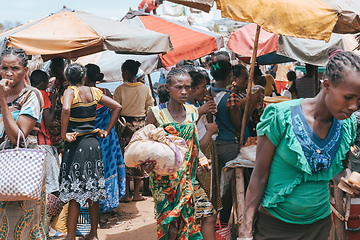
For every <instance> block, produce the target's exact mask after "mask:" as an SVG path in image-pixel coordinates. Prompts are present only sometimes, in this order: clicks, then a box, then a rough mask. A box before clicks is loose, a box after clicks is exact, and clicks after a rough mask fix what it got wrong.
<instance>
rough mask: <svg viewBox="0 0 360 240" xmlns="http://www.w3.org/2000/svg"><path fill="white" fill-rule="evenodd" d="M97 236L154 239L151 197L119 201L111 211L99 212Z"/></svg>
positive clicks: (105, 239)
mask: <svg viewBox="0 0 360 240" xmlns="http://www.w3.org/2000/svg"><path fill="white" fill-rule="evenodd" d="M98 236H99V240H115V239H116V240H119V239H121V240H138V239H139V240H156V221H155V219H154V200H153V198H152V197H147V199H146V200H145V201H141V202H129V203H120V204H119V206H118V207H117V208H116V209H114V210H113V211H111V212H109V213H105V214H101V216H100V228H99V230H98ZM53 239H56V240H63V239H65V237H58V238H53Z"/></svg>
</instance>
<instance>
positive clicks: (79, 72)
mask: <svg viewBox="0 0 360 240" xmlns="http://www.w3.org/2000/svg"><path fill="white" fill-rule="evenodd" d="M85 73H86V69H85V68H84V67H83V66H81V65H79V64H71V65H69V66H68V67H67V68H66V71H65V75H66V78H67V79H68V81H69V83H70V86H69V87H68V89H67V90H66V91H65V92H64V97H63V108H62V113H61V137H62V138H63V139H64V140H65V141H66V143H65V147H64V154H63V159H62V160H63V161H62V163H61V169H60V195H59V198H60V200H61V201H62V202H64V203H67V202H69V216H68V235H67V237H66V239H67V240H70V239H75V237H76V224H77V219H78V217H79V213H80V206H83V205H84V204H85V203H86V202H88V203H89V213H90V222H91V231H90V233H89V234H87V235H86V236H85V237H84V238H85V239H97V225H98V219H99V213H100V210H99V199H100V198H103V197H104V196H105V180H104V168H103V161H102V154H101V149H100V146H99V142H98V140H97V138H96V136H98V137H100V138H105V137H106V136H107V135H108V133H109V132H110V131H111V129H112V128H113V127H114V125H115V123H116V121H117V119H118V117H119V115H120V109H121V106H120V104H118V103H117V102H115V101H114V100H112V99H111V98H109V97H107V96H105V95H103V94H102V91H101V90H100V89H97V88H95V87H87V86H84V84H83V83H84V78H85ZM98 103H100V104H101V105H104V106H106V107H109V108H110V109H112V114H111V118H110V121H109V124H108V126H107V128H106V130H100V129H94V126H95V117H96V106H97V104H98Z"/></svg>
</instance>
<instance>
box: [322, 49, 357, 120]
mask: <svg viewBox="0 0 360 240" xmlns="http://www.w3.org/2000/svg"><path fill="white" fill-rule="evenodd" d="M331 53H332V52H330V55H332V56H331V58H330V59H329V62H328V64H327V65H326V69H325V72H324V80H323V88H322V89H323V94H324V97H325V104H326V106H327V108H328V109H329V111H330V113H331V114H332V115H333V116H334V117H335V118H337V119H345V118H349V117H350V116H351V114H352V113H353V112H354V111H356V110H357V109H358V107H359V105H360V58H359V57H358V56H356V55H355V54H353V53H351V52H337V53H336V54H331Z"/></svg>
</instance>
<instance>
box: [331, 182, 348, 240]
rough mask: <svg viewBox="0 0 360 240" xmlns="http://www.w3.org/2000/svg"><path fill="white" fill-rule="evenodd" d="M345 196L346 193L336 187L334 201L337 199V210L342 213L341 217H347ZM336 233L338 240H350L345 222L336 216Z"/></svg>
mask: <svg viewBox="0 0 360 240" xmlns="http://www.w3.org/2000/svg"><path fill="white" fill-rule="evenodd" d="M343 194H344V192H343V191H342V190H341V189H340V188H338V187H337V186H336V185H334V199H335V209H336V210H337V211H338V213H340V215H341V216H345V213H344V207H343V204H344V200H343ZM334 219H335V233H336V237H337V239H344V240H345V239H348V238H347V236H346V230H345V222H343V221H342V220H341V219H339V218H338V217H337V216H335V218H334Z"/></svg>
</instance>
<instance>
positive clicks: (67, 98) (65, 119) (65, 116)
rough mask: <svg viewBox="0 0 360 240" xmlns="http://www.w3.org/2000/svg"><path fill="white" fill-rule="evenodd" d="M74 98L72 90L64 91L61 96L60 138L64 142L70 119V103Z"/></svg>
mask: <svg viewBox="0 0 360 240" xmlns="http://www.w3.org/2000/svg"><path fill="white" fill-rule="evenodd" d="M74 97H75V93H74V90H72V89H70V88H69V89H66V90H65V92H64V96H63V106H62V110H61V137H62V139H65V140H66V131H67V127H68V124H69V119H70V111H71V103H72V101H73V99H74Z"/></svg>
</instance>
